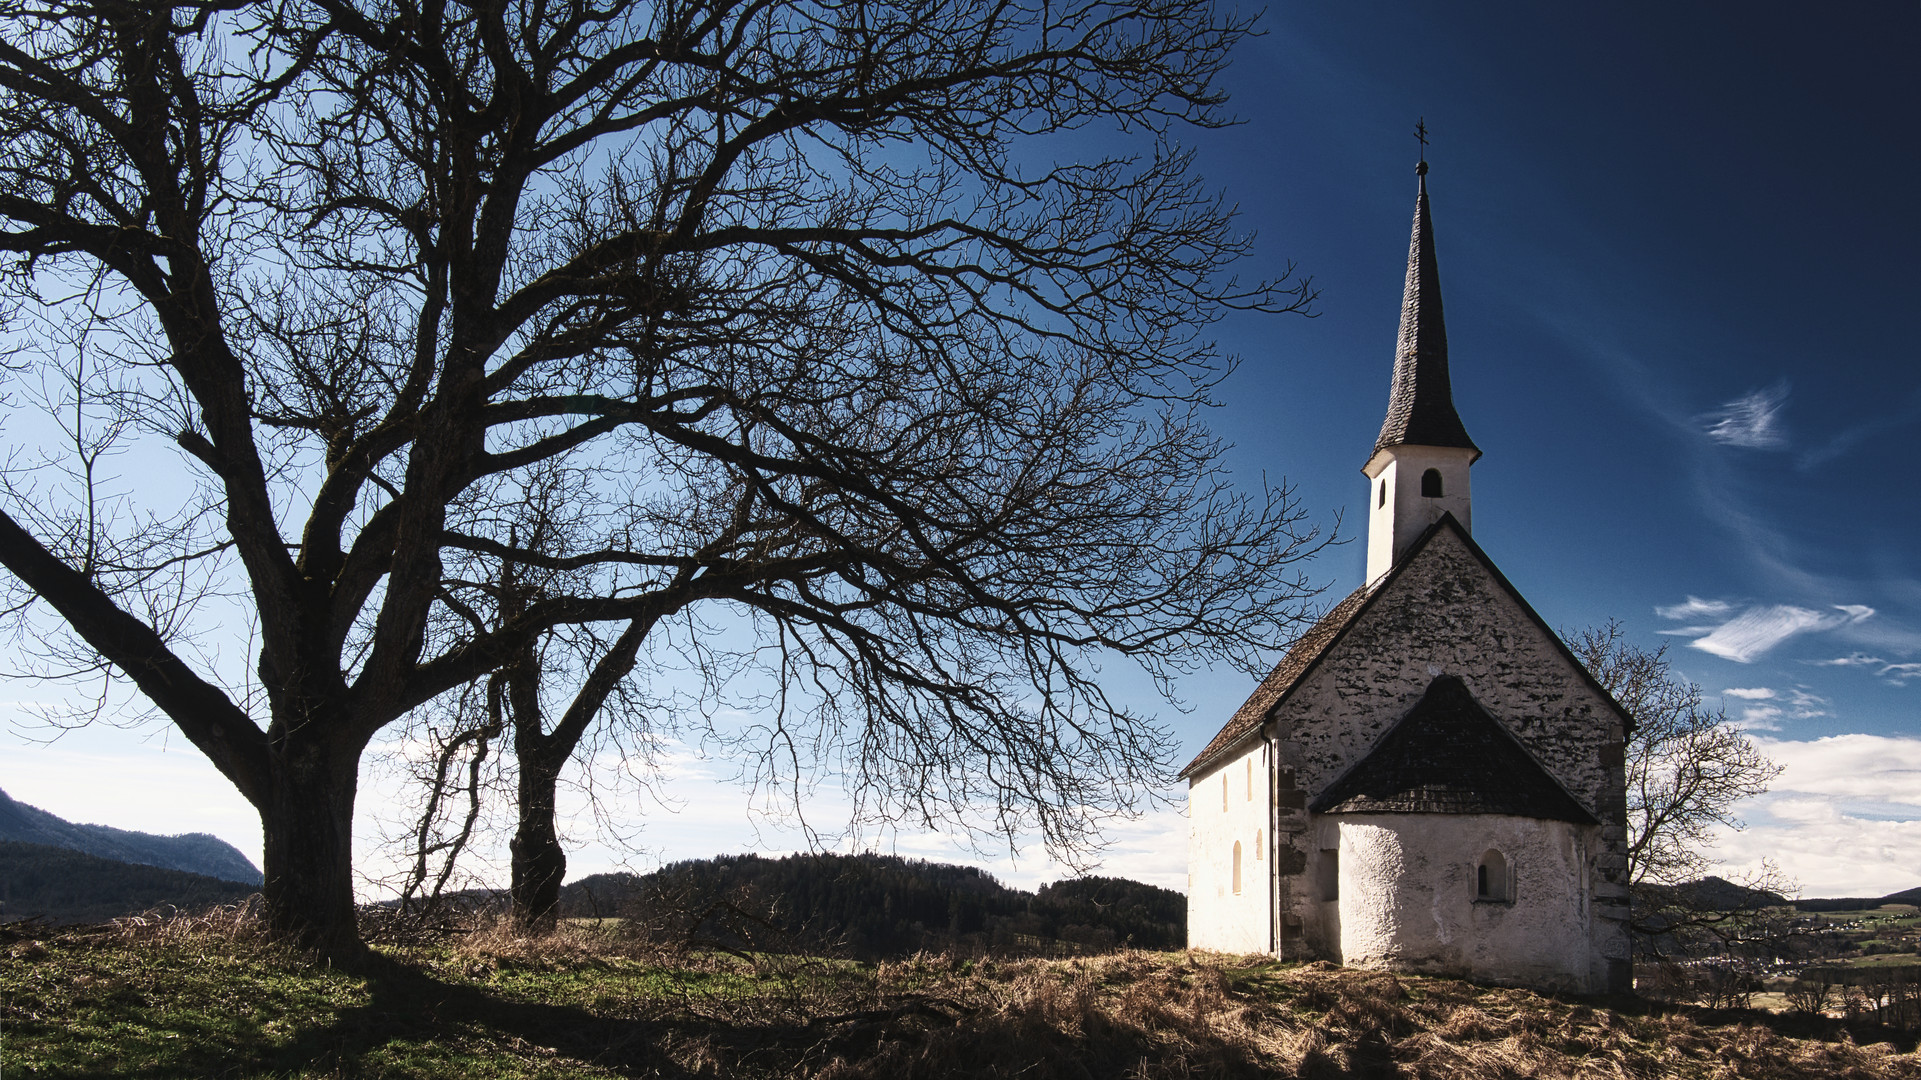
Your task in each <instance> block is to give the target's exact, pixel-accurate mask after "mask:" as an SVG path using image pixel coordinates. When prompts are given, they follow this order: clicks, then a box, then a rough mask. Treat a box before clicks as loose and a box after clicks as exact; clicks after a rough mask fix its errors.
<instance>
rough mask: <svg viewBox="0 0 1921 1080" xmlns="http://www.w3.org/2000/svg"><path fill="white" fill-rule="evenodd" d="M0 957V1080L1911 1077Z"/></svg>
mask: <svg viewBox="0 0 1921 1080" xmlns="http://www.w3.org/2000/svg"><path fill="white" fill-rule="evenodd" d="M0 937H7V938H8V940H7V941H0V953H4V954H5V956H6V960H5V962H4V963H0V1014H6V1015H5V1016H0V1027H4V1028H7V1029H9V1030H10V1031H11V1035H10V1037H9V1039H7V1040H4V1041H0V1072H3V1073H4V1074H5V1075H13V1072H14V1071H15V1070H16V1069H17V1070H18V1071H20V1072H21V1073H22V1074H23V1075H25V1074H29V1073H34V1074H41V1075H72V1076H83V1075H84V1076H94V1075H101V1074H100V1073H98V1072H97V1071H95V1070H94V1066H92V1065H89V1064H88V1063H89V1062H95V1063H97V1062H98V1061H100V1060H102V1059H103V1058H105V1057H109V1056H112V1057H114V1058H115V1059H116V1060H121V1061H136V1060H137V1061H141V1062H144V1063H145V1065H144V1067H143V1069H142V1071H143V1072H144V1073H145V1074H147V1075H153V1076H181V1077H187V1076H201V1075H209V1074H213V1073H218V1074H221V1075H228V1076H236V1077H249V1076H263V1077H264V1076H275V1077H321V1076H327V1077H337V1076H377V1075H393V1076H399V1075H405V1076H420V1077H439V1076H447V1077H456V1076H457V1077H462V1078H477V1077H488V1078H492V1077H500V1078H510V1077H511V1078H521V1077H536V1076H538V1077H547V1076H604V1077H618V1076H677V1077H689V1076H719V1077H730V1078H731V1077H787V1076H807V1077H820V1078H823V1080H825V1078H834V1080H855V1078H870V1077H871V1078H879V1077H887V1078H902V1080H920V1078H925V1080H937V1078H948V1077H970V1078H971V1077H1021V1078H1023V1080H1050V1078H1068V1077H1073V1078H1094V1077H1101V1078H1105V1077H1139V1078H1159V1077H1240V1076H1247V1077H1255V1076H1260V1077H1276V1076H1288V1077H1409V1078H1436V1080H1439V1078H1446V1080H1478V1078H1496V1077H1498V1078H1512V1077H1557V1078H1558V1077H1567V1078H1575V1077H1580V1078H1587V1077H1596V1078H1599V1077H1606V1078H1610V1080H1625V1078H1636V1080H1638V1078H1655V1077H1679V1078H1696V1077H1698V1078H1704V1080H1705V1078H1724V1077H1725V1078H1750V1080H1795V1078H1802V1077H1807V1078H1813V1077H1823V1078H1825V1077H1842V1078H1850V1077H1864V1078H1865V1077H1889V1078H1895V1080H1903V1078H1910V1080H1921V1056H1917V1055H1916V1053H1915V1052H1914V1046H1913V1042H1912V1039H1910V1040H1909V1041H1908V1042H1907V1043H1905V1044H1904V1045H1901V1046H1895V1045H1890V1044H1888V1043H1874V1042H1872V1041H1871V1040H1873V1039H1876V1038H1879V1037H1880V1036H1878V1035H1876V1034H1873V1033H1870V1032H1869V1031H1868V1030H1866V1029H1862V1028H1855V1029H1852V1030H1851V1029H1849V1028H1848V1027H1846V1026H1845V1025H1844V1024H1842V1023H1841V1022H1839V1021H1833V1020H1822V1019H1817V1018H1811V1017H1785V1016H1775V1015H1772V1014H1768V1013H1764V1012H1719V1013H1716V1012H1708V1011H1706V1010H1700V1009H1690V1008H1674V1007H1666V1006H1652V1005H1646V1004H1642V1003H1639V1002H1634V1001H1620V1002H1612V1003H1608V1002H1601V1001H1598V1000H1580V999H1562V998H1552V997H1544V996H1541V995H1537V994H1533V993H1530V992H1527V991H1521V990H1508V989H1500V988H1489V987H1480V986H1474V985H1471V984H1467V983H1462V982H1457V981H1453V980H1448V979H1432V978H1417V977H1405V976H1400V977H1397V976H1393V975H1386V974H1380V973H1368V972H1359V971H1350V970H1342V969H1337V968H1333V967H1330V966H1328V965H1318V964H1310V965H1279V964H1273V963H1271V962H1267V961H1263V960H1260V959H1258V958H1237V957H1227V956H1218V955H1212V954H1200V953H1194V954H1182V953H1138V952H1135V953H1119V954H1115V955H1112V956H1107V957H1098V958H1086V959H1078V960H1020V961H997V960H988V961H975V960H967V959H960V958H952V957H946V956H919V957H915V958H912V959H910V960H905V961H900V962H895V963H887V964H881V965H878V966H875V965H863V964H854V963H849V962H841V961H829V960H820V959H814V958H807V957H792V956H768V955H759V956H751V957H747V956H732V955H727V954H722V953H711V952H708V953H701V952H682V951H675V950H670V949H663V948H662V947H660V946H658V945H652V944H646V943H642V942H638V941H636V940H634V939H632V938H629V937H623V936H622V935H620V934H619V933H616V932H614V931H613V929H612V928H610V927H596V926H594V925H591V924H587V925H578V924H576V925H567V926H563V928H562V930H561V931H560V932H559V933H557V934H555V935H553V936H551V937H546V938H540V939H530V938H523V937H516V936H514V935H513V934H512V933H510V932H508V931H506V930H505V929H488V928H483V929H480V930H477V931H476V932H474V933H471V934H468V935H465V936H464V937H462V938H459V939H456V940H455V941H451V942H446V943H442V944H440V945H437V946H431V947H429V946H420V947H411V948H405V949H396V950H392V951H391V952H390V956H391V957H392V958H393V959H394V960H395V961H397V963H395V964H394V965H393V971H392V972H390V973H388V974H386V975H376V976H368V977H350V976H344V975H341V974H338V973H332V974H325V973H317V972H315V971H314V969H312V968H311V966H309V965H305V964H302V963H301V962H300V961H299V960H298V959H297V958H295V957H292V956H290V955H287V954H284V953H281V952H279V951H277V950H275V949H273V948H272V947H270V946H267V945H265V944H264V943H263V942H262V940H261V936H260V932H259V925H258V920H257V918H256V917H255V913H254V912H252V911H251V910H249V909H246V908H244V907H236V908H225V909H216V910H215V911H213V912H210V913H206V914H203V915H198V916H191V917H180V916H175V917H165V913H155V914H153V915H150V916H147V917H143V918H140V919H133V920H121V921H119V922H117V923H115V924H113V925H112V926H108V927H96V928H90V929H84V930H63V931H59V932H57V933H53V932H49V933H47V934H20V933H17V932H16V933H13V934H10V935H9V934H4V933H0ZM9 995H11V997H9ZM36 1002H37V1004H35V1003H36ZM194 1002H201V1004H200V1005H197V1006H196V1005H193V1003H194ZM236 1002H240V1003H242V1004H241V1005H239V1006H237V1005H236V1004H235V1003H236ZM276 1003H281V1004H276ZM196 1009H197V1010H198V1011H197V1012H196V1011H194V1010H196ZM95 1010H99V1011H100V1015H99V1017H98V1018H96V1017H95V1016H94V1015H93V1011H95ZM109 1010H110V1011H109ZM38 1015H44V1016H45V1017H46V1020H48V1021H52V1022H42V1021H40V1020H36V1019H35V1017H36V1016H38ZM185 1016H191V1017H197V1019H194V1020H193V1021H192V1023H193V1024H195V1025H198V1026H197V1027H196V1026H190V1025H189V1024H188V1022H187V1021H186V1020H183V1019H182V1018H183V1017H185ZM7 1017H11V1019H7ZM108 1021H110V1022H108ZM222 1025H229V1026H225V1027H223V1026H222ZM88 1032H92V1034H87V1033H88ZM191 1032H199V1033H200V1034H199V1035H198V1036H195V1037H197V1038H198V1039H199V1043H198V1044H196V1045H192V1046H190V1047H189V1046H187V1044H186V1043H185V1042H184V1041H183V1039H181V1038H176V1035H177V1034H180V1033H191ZM250 1032H251V1033H253V1034H249V1033H250ZM86 1040H92V1041H86Z"/></svg>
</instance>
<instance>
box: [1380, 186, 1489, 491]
mask: <svg viewBox="0 0 1921 1080" xmlns="http://www.w3.org/2000/svg"><path fill="white" fill-rule="evenodd" d="M1414 172H1415V175H1417V176H1419V177H1420V191H1419V193H1418V194H1417V195H1415V197H1414V234H1413V236H1411V237H1410V238H1409V239H1408V243H1407V285H1406V287H1405V288H1404V289H1403V291H1402V293H1401V335H1400V340H1399V343H1398V345H1397V347H1396V348H1395V350H1394V385H1393V389H1392V390H1391V391H1390V392H1389V394H1388V399H1387V419H1386V420H1385V421H1384V422H1382V424H1381V437H1380V438H1379V439H1377V440H1375V442H1374V450H1375V452H1376V453H1378V452H1380V451H1381V450H1382V449H1384V448H1386V447H1389V446H1400V445H1402V444H1404V443H1414V444H1417V445H1420V446H1456V447H1461V448H1463V449H1467V450H1472V451H1474V454H1475V456H1476V457H1479V456H1480V453H1481V451H1480V449H1479V448H1478V447H1476V446H1475V445H1474V440H1473V439H1470V438H1468V437H1467V428H1466V426H1465V425H1463V424H1462V423H1461V417H1460V414H1459V413H1456V412H1455V411H1454V393H1453V389H1452V387H1451V386H1449V384H1448V378H1447V320H1446V318H1445V317H1444V316H1443V315H1442V312H1441V270H1440V265H1439V264H1438V263H1437V262H1436V261H1435V258H1434V221H1433V218H1432V217H1431V216H1430V214H1429V212H1428V206H1427V162H1425V161H1423V162H1421V163H1420V164H1419V165H1416V166H1415V167H1414Z"/></svg>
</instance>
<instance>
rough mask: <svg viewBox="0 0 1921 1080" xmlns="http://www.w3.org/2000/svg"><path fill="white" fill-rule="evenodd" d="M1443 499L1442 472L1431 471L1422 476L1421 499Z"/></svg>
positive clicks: (1437, 470)
mask: <svg viewBox="0 0 1921 1080" xmlns="http://www.w3.org/2000/svg"><path fill="white" fill-rule="evenodd" d="M1440 497H1441V470H1439V469H1429V470H1428V471H1426V472H1424V473H1422V474H1421V498H1423V499H1438V498H1440Z"/></svg>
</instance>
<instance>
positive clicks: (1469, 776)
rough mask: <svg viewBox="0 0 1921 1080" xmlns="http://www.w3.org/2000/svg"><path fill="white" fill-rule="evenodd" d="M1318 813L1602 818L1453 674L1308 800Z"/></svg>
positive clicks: (1433, 685) (1436, 684) (1590, 820)
mask: <svg viewBox="0 0 1921 1080" xmlns="http://www.w3.org/2000/svg"><path fill="white" fill-rule="evenodd" d="M1308 809H1309V810H1312V811H1313V812H1314V813H1317V814H1509V815H1513V816H1515V817H1530V818H1545V819H1547V820H1550V821H1571V822H1574V823H1575V824H1577V825H1598V824H1600V822H1599V821H1598V819H1596V818H1595V817H1594V815H1593V814H1590V813H1589V812H1588V811H1587V810H1586V809H1585V808H1584V807H1582V806H1581V804H1580V803H1579V802H1577V801H1575V799H1574V796H1572V795H1569V794H1568V793H1567V789H1565V788H1563V787H1562V786H1561V785H1560V784H1558V783H1556V782H1555V780H1554V778H1553V777H1552V776H1550V775H1548V772H1547V770H1546V769H1544V768H1542V767H1541V763H1540V762H1538V761H1536V760H1534V757H1533V755H1531V754H1529V753H1528V752H1527V750H1526V748H1524V747H1523V746H1522V745H1521V744H1520V743H1519V742H1517V741H1516V740H1515V738H1514V736H1513V735H1512V734H1510V733H1509V732H1508V730H1507V729H1506V728H1504V727H1502V726H1501V723H1500V721H1498V720H1496V719H1494V717H1493V716H1491V715H1489V714H1488V711H1487V710H1486V709H1484V708H1482V707H1481V703H1480V702H1478V701H1476V700H1474V695H1473V694H1472V693H1471V692H1469V690H1468V688H1467V685H1466V684H1465V683H1463V682H1462V681H1461V680H1460V679H1459V678H1456V677H1455V676H1453V675H1441V676H1438V677H1437V678H1435V680H1434V681H1433V682H1431V683H1429V684H1428V687H1427V693H1425V694H1423V695H1421V700H1420V701H1418V702H1416V703H1415V705H1414V707H1413V708H1412V709H1410V710H1408V714H1407V715H1406V716H1405V717H1402V718H1401V721H1400V723H1398V724H1396V725H1394V727H1392V728H1390V729H1389V730H1388V732H1387V734H1385V735H1383V736H1381V740H1380V741H1379V742H1378V743H1376V744H1374V749H1373V750H1372V751H1370V752H1369V753H1368V755H1367V756H1366V757H1364V758H1362V759H1361V760H1360V763H1359V764H1357V765H1355V766H1354V767H1353V768H1352V769H1349V770H1348V771H1347V773H1346V774H1345V775H1343V776H1342V777H1341V778H1340V779H1339V780H1336V781H1335V782H1334V783H1333V784H1331V785H1329V786H1328V788H1327V790H1325V791H1323V792H1321V794H1320V796H1319V797H1317V798H1316V799H1315V800H1314V801H1313V802H1312V803H1311V804H1309V806H1308Z"/></svg>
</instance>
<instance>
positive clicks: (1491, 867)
mask: <svg viewBox="0 0 1921 1080" xmlns="http://www.w3.org/2000/svg"><path fill="white" fill-rule="evenodd" d="M1474 899H1476V900H1487V901H1490V902H1493V903H1499V904H1505V903H1508V902H1510V901H1511V900H1513V899H1514V897H1513V895H1512V894H1511V892H1510V889H1509V882H1508V866H1507V856H1505V855H1503V854H1501V853H1500V852H1498V851H1496V850H1494V849H1493V848H1489V849H1488V850H1487V853H1486V854H1484V855H1482V856H1481V864H1480V865H1479V866H1477V867H1475V868H1474Z"/></svg>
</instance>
